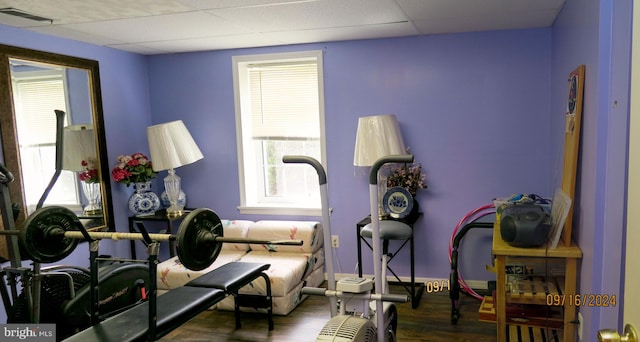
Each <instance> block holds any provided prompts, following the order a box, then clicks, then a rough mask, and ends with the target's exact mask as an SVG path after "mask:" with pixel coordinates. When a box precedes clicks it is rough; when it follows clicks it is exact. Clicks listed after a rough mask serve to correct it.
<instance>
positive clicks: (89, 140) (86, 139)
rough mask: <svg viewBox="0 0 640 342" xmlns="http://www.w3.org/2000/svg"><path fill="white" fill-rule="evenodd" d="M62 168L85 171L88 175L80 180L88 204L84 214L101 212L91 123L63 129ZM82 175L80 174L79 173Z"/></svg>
mask: <svg viewBox="0 0 640 342" xmlns="http://www.w3.org/2000/svg"><path fill="white" fill-rule="evenodd" d="M62 134H63V137H62V139H63V142H64V143H63V145H62V169H63V170H68V171H72V172H85V175H86V176H87V177H88V178H87V179H85V180H82V178H83V177H80V178H81V180H82V181H81V183H82V191H83V193H84V196H85V197H86V198H87V202H88V204H87V205H86V206H85V207H84V209H83V211H84V214H85V215H98V214H100V213H102V203H101V199H102V196H101V195H102V193H101V189H100V179H99V178H98V177H99V175H98V171H97V163H96V160H97V159H96V143H95V137H94V135H93V125H90V124H81V125H70V126H66V127H65V128H64V130H63V133H62ZM81 176H82V174H81Z"/></svg>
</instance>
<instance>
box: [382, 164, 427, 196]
mask: <svg viewBox="0 0 640 342" xmlns="http://www.w3.org/2000/svg"><path fill="white" fill-rule="evenodd" d="M426 179H427V175H426V174H424V173H422V165H421V164H402V165H401V166H397V167H395V168H392V169H391V172H390V175H389V176H388V177H387V187H388V188H391V187H394V186H400V187H403V188H405V189H407V190H408V191H409V193H410V194H411V195H412V196H415V195H416V193H417V192H418V189H426V188H427V184H426V183H425V180H426Z"/></svg>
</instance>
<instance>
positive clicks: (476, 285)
mask: <svg viewBox="0 0 640 342" xmlns="http://www.w3.org/2000/svg"><path fill="white" fill-rule="evenodd" d="M357 276H358V275H357V274H349V273H336V274H335V278H336V280H338V279H342V278H351V277H357ZM362 276H363V277H364V278H373V275H371V274H363V275H362ZM324 279H325V280H327V274H326V273H325V274H324ZM400 280H401V281H402V282H407V283H408V282H410V281H411V277H400ZM387 281H388V282H391V283H392V282H396V281H398V280H397V279H396V278H395V277H394V276H387ZM415 281H416V283H423V284H429V283H431V284H435V283H437V284H438V285H442V284H448V282H449V278H446V279H442V278H422V277H416V278H415ZM465 282H466V283H467V285H469V286H470V287H471V288H472V289H474V290H485V291H486V290H488V289H489V284H488V282H487V281H486V280H465Z"/></svg>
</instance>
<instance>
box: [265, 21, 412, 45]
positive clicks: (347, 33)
mask: <svg viewBox="0 0 640 342" xmlns="http://www.w3.org/2000/svg"><path fill="white" fill-rule="evenodd" d="M418 34H419V33H418V31H417V30H416V29H415V27H414V26H413V25H412V24H411V23H407V22H404V23H392V24H380V25H368V26H353V27H341V28H326V29H313V30H303V31H284V32H269V33H266V34H265V35H268V36H270V37H275V38H277V39H279V40H282V41H284V42H286V43H287V44H303V43H315V42H330V41H342V40H358V39H372V38H390V37H402V36H414V35H418Z"/></svg>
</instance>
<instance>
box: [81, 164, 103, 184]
mask: <svg viewBox="0 0 640 342" xmlns="http://www.w3.org/2000/svg"><path fill="white" fill-rule="evenodd" d="M96 164H97V163H96V159H95V158H87V160H83V161H82V167H83V168H84V170H83V171H80V173H78V178H79V179H80V180H81V181H83V182H85V183H98V182H100V176H99V175H98V167H97V166H96Z"/></svg>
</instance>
